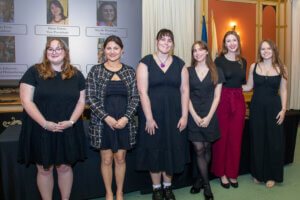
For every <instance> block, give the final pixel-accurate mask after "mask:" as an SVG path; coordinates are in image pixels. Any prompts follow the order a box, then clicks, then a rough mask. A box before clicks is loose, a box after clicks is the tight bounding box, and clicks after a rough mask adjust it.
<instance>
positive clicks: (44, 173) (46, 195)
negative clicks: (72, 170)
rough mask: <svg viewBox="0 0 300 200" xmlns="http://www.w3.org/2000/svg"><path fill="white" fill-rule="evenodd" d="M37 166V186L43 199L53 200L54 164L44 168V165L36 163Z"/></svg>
mask: <svg viewBox="0 0 300 200" xmlns="http://www.w3.org/2000/svg"><path fill="white" fill-rule="evenodd" d="M36 167H37V170H38V172H37V177H36V181H37V186H38V188H39V191H40V194H41V197H42V199H43V200H52V192H53V185H54V180H53V166H51V167H49V169H44V168H43V166H41V165H38V164H36Z"/></svg>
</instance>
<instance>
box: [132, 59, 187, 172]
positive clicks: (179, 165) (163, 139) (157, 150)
mask: <svg viewBox="0 0 300 200" xmlns="http://www.w3.org/2000/svg"><path fill="white" fill-rule="evenodd" d="M140 62H142V63H144V64H145V65H146V66H147V68H148V77H149V78H148V95H149V99H150V102H151V110H152V114H153V119H154V120H155V121H156V123H157V125H158V129H155V134H154V135H150V134H149V133H147V132H146V131H145V127H146V119H145V116H144V113H143V111H142V109H140V110H139V128H138V131H139V132H138V133H139V135H138V137H139V138H138V143H137V169H138V170H149V171H151V172H160V171H166V173H167V174H169V175H172V174H174V173H179V172H182V171H183V169H184V165H185V163H187V162H189V159H190V158H189V151H188V142H187V134H186V131H185V130H183V131H182V132H180V131H179V129H178V128H177V124H178V121H179V119H180V118H181V93H180V86H181V71H182V68H183V66H184V62H183V61H182V60H181V59H180V58H178V57H176V56H173V62H172V64H171V65H170V66H169V69H168V70H167V71H166V72H163V71H162V70H161V69H160V67H159V66H158V65H157V64H156V62H155V60H154V58H153V55H148V56H146V57H144V58H143V59H142V60H141V61H140Z"/></svg>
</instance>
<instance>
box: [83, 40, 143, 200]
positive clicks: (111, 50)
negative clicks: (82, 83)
mask: <svg viewBox="0 0 300 200" xmlns="http://www.w3.org/2000/svg"><path fill="white" fill-rule="evenodd" d="M103 47H104V54H105V56H106V58H107V61H106V62H105V63H102V64H99V65H95V66H94V67H93V68H92V69H91V70H90V72H89V74H88V77H87V104H88V105H89V107H90V109H91V121H90V126H89V134H90V138H91V145H92V147H94V148H96V149H99V150H100V154H101V172H102V177H103V181H104V184H105V189H106V199H107V200H113V192H112V189H111V183H112V163H113V161H115V178H116V184H117V192H116V196H117V199H119V200H121V199H123V192H122V191H123V182H124V177H125V169H126V162H125V155H126V151H127V150H129V149H131V148H132V146H133V145H134V144H135V135H136V125H135V121H134V114H135V111H136V108H137V106H138V104H139V95H138V91H137V86H136V78H135V71H134V69H133V68H132V67H129V66H127V65H124V64H122V63H121V61H120V58H121V55H122V52H123V44H122V41H121V39H120V38H119V37H117V36H109V37H108V38H107V39H106V40H105V42H104V44H103Z"/></svg>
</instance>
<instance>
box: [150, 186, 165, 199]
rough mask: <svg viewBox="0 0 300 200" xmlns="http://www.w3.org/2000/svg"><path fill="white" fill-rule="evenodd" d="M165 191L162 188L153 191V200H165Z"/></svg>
mask: <svg viewBox="0 0 300 200" xmlns="http://www.w3.org/2000/svg"><path fill="white" fill-rule="evenodd" d="M163 199H164V197H163V190H162V188H157V189H154V190H153V193H152V200H163Z"/></svg>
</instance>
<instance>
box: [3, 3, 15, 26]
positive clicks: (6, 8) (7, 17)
mask: <svg viewBox="0 0 300 200" xmlns="http://www.w3.org/2000/svg"><path fill="white" fill-rule="evenodd" d="M14 8H15V7H14V0H0V22H6V23H13V22H14V14H15V12H14Z"/></svg>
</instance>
